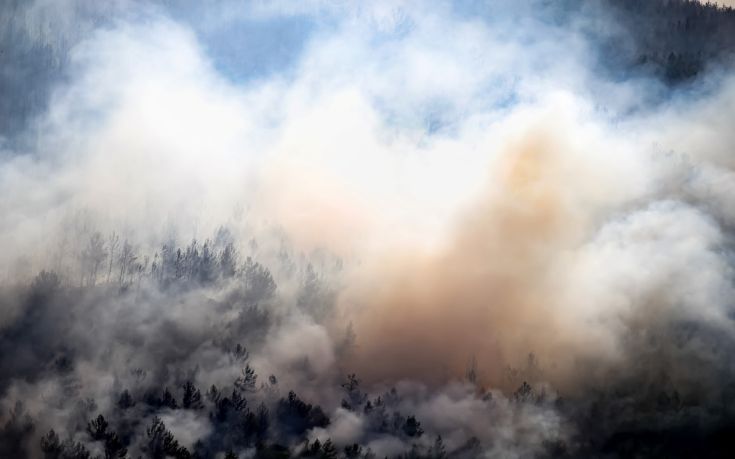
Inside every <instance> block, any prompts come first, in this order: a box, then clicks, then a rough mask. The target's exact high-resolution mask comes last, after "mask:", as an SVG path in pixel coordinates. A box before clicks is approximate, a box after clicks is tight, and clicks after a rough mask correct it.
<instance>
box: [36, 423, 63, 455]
mask: <svg viewBox="0 0 735 459" xmlns="http://www.w3.org/2000/svg"><path fill="white" fill-rule="evenodd" d="M41 451H43V455H44V457H45V458H46V459H56V458H58V457H59V456H61V442H60V441H59V436H58V435H56V432H54V429H51V430H49V431H48V433H47V434H46V435H44V436H43V437H41Z"/></svg>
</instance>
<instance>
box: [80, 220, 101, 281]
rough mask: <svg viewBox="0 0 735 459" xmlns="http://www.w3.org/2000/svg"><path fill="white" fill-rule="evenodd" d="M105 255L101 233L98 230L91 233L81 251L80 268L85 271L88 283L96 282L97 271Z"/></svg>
mask: <svg viewBox="0 0 735 459" xmlns="http://www.w3.org/2000/svg"><path fill="white" fill-rule="evenodd" d="M106 257H107V251H106V250H105V242H104V240H103V238H102V234H100V233H99V232H94V233H92V235H91V236H90V237H89V241H88V242H87V246H86V248H85V249H84V250H83V251H82V269H83V270H85V271H86V274H87V276H88V277H87V283H88V284H89V285H95V283H96V282H97V273H98V271H99V268H100V266H102V263H103V262H104V261H105V258H106Z"/></svg>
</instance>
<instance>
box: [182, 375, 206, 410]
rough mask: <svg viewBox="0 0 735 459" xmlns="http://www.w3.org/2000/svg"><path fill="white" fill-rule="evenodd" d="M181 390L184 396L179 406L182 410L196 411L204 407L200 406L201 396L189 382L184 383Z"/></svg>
mask: <svg viewBox="0 0 735 459" xmlns="http://www.w3.org/2000/svg"><path fill="white" fill-rule="evenodd" d="M182 388H183V390H184V396H183V397H182V399H181V406H182V407H183V408H184V409H187V410H188V409H193V410H198V409H201V408H203V407H204V405H203V404H202V394H201V393H200V392H199V389H197V388H196V387H195V386H194V384H193V383H192V382H191V381H186V382H185V383H184V385H183V386H182Z"/></svg>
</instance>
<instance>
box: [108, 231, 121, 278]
mask: <svg viewBox="0 0 735 459" xmlns="http://www.w3.org/2000/svg"><path fill="white" fill-rule="evenodd" d="M107 241H108V242H107V248H108V249H109V250H110V265H109V267H108V268H107V282H108V283H109V282H110V277H112V262H113V261H114V257H115V250H116V249H117V247H118V246H119V245H120V236H119V235H118V234H117V233H116V232H114V231H113V232H112V233H110V235H109V236H108V238H107Z"/></svg>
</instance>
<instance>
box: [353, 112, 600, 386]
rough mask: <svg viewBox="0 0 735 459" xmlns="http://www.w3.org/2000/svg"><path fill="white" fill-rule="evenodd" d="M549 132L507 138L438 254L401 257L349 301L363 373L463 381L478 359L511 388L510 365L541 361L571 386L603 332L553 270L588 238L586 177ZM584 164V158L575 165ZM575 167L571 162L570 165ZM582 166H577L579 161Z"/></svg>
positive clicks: (387, 260)
mask: <svg viewBox="0 0 735 459" xmlns="http://www.w3.org/2000/svg"><path fill="white" fill-rule="evenodd" d="M568 148H573V147H570V146H569V145H567V144H566V143H565V142H564V141H563V139H560V138H559V135H558V134H556V133H554V132H553V130H552V129H547V128H543V127H541V128H537V129H532V130H531V132H526V133H525V134H524V135H523V136H520V137H519V138H517V139H515V140H512V141H510V142H508V144H507V145H506V147H505V148H504V149H503V151H501V152H500V153H499V155H498V163H497V164H496V165H495V167H493V168H492V170H493V172H492V173H491V176H490V183H489V185H488V187H487V189H486V193H485V194H484V196H482V197H481V198H480V199H478V200H477V201H476V202H475V203H474V204H473V205H471V206H469V208H468V209H467V210H466V211H465V212H464V213H463V214H462V215H461V217H460V218H459V221H458V224H457V225H455V226H454V227H453V230H452V231H451V233H450V236H449V238H448V242H446V243H445V244H443V245H442V247H441V248H440V249H438V250H436V251H433V252H431V253H425V252H421V251H415V252H411V253H401V254H392V255H388V256H385V257H383V258H382V259H381V260H380V262H378V263H375V265H373V266H372V267H371V268H370V269H368V271H369V273H368V274H366V275H365V278H364V279H362V281H361V282H360V288H358V289H353V291H352V292H351V293H348V294H347V295H346V296H345V297H344V298H343V302H344V303H349V302H355V303H359V307H358V308H359V312H358V314H357V316H356V317H357V318H356V321H355V331H356V334H357V341H358V342H357V347H356V349H355V351H354V355H353V356H352V358H353V359H354V360H353V363H352V364H353V365H355V369H356V371H358V372H359V374H361V375H363V376H364V377H366V378H368V379H369V380H372V381H381V380H395V379H396V378H402V377H406V378H408V377H412V378H419V380H422V381H426V382H441V381H444V380H446V379H449V378H456V377H461V376H462V375H463V374H464V373H465V371H466V369H467V365H468V362H469V361H470V360H471V359H472V358H474V359H476V362H477V365H478V370H479V373H480V377H481V380H482V382H483V383H487V384H493V385H495V386H497V385H501V386H502V385H503V384H504V383H506V382H508V381H507V379H506V376H507V375H506V368H507V366H508V365H517V364H519V363H520V362H525V361H526V358H527V356H528V354H529V353H534V354H535V355H536V356H538V357H539V361H540V362H541V364H542V366H543V367H544V369H545V371H546V372H547V374H545V375H544V377H545V378H546V379H549V380H553V381H554V382H556V383H557V384H560V385H563V384H564V379H565V376H564V375H565V373H567V370H568V369H569V367H570V365H573V364H574V359H575V358H576V357H578V356H580V355H581V354H583V353H584V352H585V349H589V346H590V345H591V343H592V342H593V341H594V337H590V336H587V335H586V334H585V333H584V332H582V331H580V329H579V328H581V327H578V326H577V323H576V322H575V321H574V320H569V319H570V314H569V311H567V310H562V308H563V307H564V306H563V305H561V304H560V302H559V300H558V298H557V297H558V291H559V286H558V285H556V284H557V281H558V278H559V276H558V275H557V274H558V273H557V272H556V270H557V269H558V268H559V266H561V264H560V260H561V259H563V258H564V255H565V252H566V251H568V250H569V249H570V248H572V247H573V246H574V245H575V244H577V243H579V240H580V237H581V236H582V234H583V233H584V230H585V226H586V225H587V224H588V220H589V215H586V213H585V212H582V211H580V209H581V207H580V202H582V201H584V196H583V194H584V193H585V187H586V186H587V185H580V184H584V182H585V180H589V177H587V178H586V179H582V178H580V179H576V180H575V179H574V174H575V173H579V174H584V173H586V171H584V166H579V168H576V167H577V166H576V165H574V164H573V163H575V161H574V160H573V158H570V157H569V156H570V155H569V152H568V151H567V149H568ZM578 162H579V163H582V164H583V163H584V161H578ZM570 164H572V169H571V170H570V169H569V166H570ZM575 168H576V169H575Z"/></svg>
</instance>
